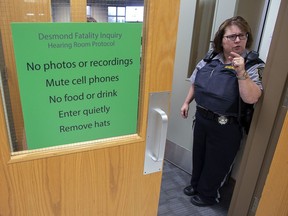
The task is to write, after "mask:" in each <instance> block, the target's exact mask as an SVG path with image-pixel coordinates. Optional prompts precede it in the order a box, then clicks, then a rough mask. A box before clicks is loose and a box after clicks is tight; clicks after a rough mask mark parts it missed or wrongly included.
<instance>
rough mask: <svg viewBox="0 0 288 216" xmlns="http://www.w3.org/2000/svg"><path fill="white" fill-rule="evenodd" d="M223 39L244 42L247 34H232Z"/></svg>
mask: <svg viewBox="0 0 288 216" xmlns="http://www.w3.org/2000/svg"><path fill="white" fill-rule="evenodd" d="M223 37H225V38H227V39H228V40H230V41H235V40H236V38H237V37H238V38H239V39H240V40H246V39H247V38H248V34H232V35H227V36H225V35H224V36H223Z"/></svg>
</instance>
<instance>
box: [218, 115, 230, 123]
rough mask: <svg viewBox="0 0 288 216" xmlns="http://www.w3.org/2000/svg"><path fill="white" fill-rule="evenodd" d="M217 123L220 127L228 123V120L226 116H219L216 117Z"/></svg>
mask: <svg viewBox="0 0 288 216" xmlns="http://www.w3.org/2000/svg"><path fill="white" fill-rule="evenodd" d="M218 123H219V124H220V125H225V124H227V123H228V118H227V117H226V116H223V115H221V116H219V117H218Z"/></svg>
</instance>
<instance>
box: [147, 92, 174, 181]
mask: <svg viewBox="0 0 288 216" xmlns="http://www.w3.org/2000/svg"><path fill="white" fill-rule="evenodd" d="M169 101H170V92H153V93H151V94H150V97H149V109H148V110H149V112H148V121H147V133H146V150H145V161H144V172H143V173H144V174H145V175H147V174H151V173H154V172H161V170H162V168H163V161H164V155H165V146H166V136H167V129H168V113H169Z"/></svg>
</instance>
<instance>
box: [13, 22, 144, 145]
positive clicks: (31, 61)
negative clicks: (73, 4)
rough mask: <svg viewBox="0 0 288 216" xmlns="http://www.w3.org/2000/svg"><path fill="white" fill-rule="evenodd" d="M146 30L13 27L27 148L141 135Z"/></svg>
mask: <svg viewBox="0 0 288 216" xmlns="http://www.w3.org/2000/svg"><path fill="white" fill-rule="evenodd" d="M141 33H142V24H139V23H125V24H123V23H121V24H117V23H114V24H111V23H13V24H12V35H13V43H14V50H15V58H16V66H17V75H18V82H19V88H20V97H21V104H22V109H23V116H24V125H25V132H26V137H27V145H28V149H39V148H44V147H51V146H58V145H63V144H70V143H78V142H84V141H91V140H96V139H102V138H110V137H117V136H123V135H129V134H135V133H136V132H137V114H138V93H139V76H140V52H141Z"/></svg>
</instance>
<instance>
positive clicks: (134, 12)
mask: <svg viewBox="0 0 288 216" xmlns="http://www.w3.org/2000/svg"><path fill="white" fill-rule="evenodd" d="M143 16H144V7H133V6H127V7H126V22H143Z"/></svg>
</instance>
